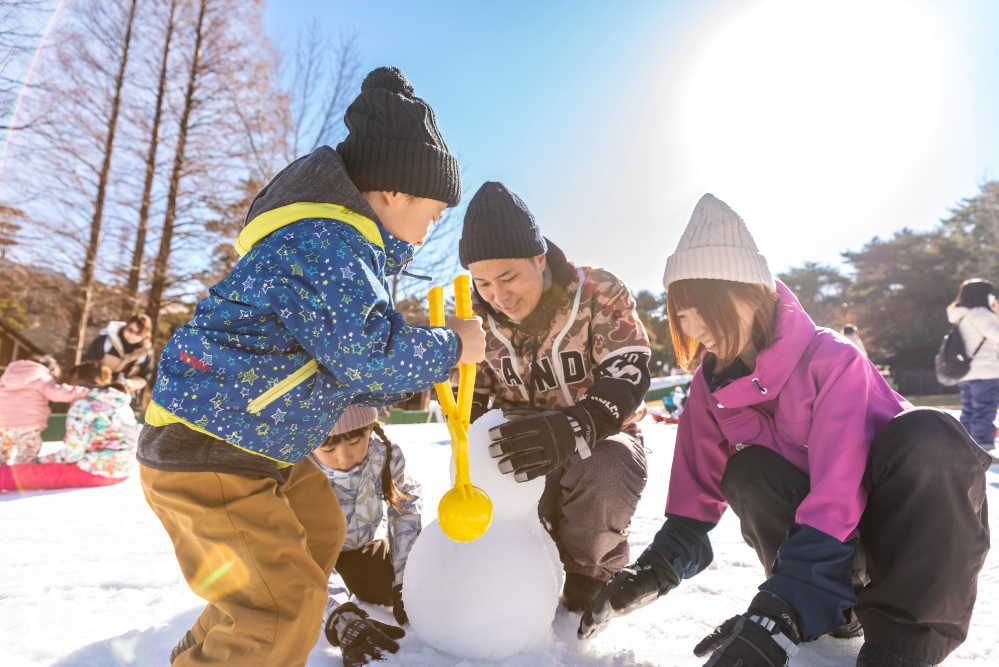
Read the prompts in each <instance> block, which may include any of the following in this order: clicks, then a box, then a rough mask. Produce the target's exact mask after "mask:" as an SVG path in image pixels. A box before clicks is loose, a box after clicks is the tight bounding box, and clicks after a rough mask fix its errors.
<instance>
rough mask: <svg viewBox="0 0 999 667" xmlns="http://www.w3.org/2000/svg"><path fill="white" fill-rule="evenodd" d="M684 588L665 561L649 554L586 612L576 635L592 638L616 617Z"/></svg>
mask: <svg viewBox="0 0 999 667" xmlns="http://www.w3.org/2000/svg"><path fill="white" fill-rule="evenodd" d="M679 585H680V575H679V574H677V573H676V570H675V569H673V566H672V565H670V564H669V563H668V562H667V561H666V559H665V558H663V557H662V556H661V555H660V554H658V553H656V552H655V551H646V552H645V553H643V554H642V555H641V556H639V557H638V560H637V561H635V562H634V563H632V564H631V565H628V566H627V567H625V568H624V569H623V570H621V571H620V572H618V573H617V574H616V575H614V577H613V578H612V579H611V580H610V581H608V582H607V584H606V585H605V586H604V589H603V590H602V591H600V593H598V594H597V597H596V599H595V600H594V601H593V604H592V605H591V606H590V608H589V609H587V610H586V611H585V612H583V617H582V618H581V619H580V621H579V630H578V631H577V632H576V636H577V637H579V639H590V638H591V637H595V636H596V635H597V633H599V632H600V631H601V630H603V628H604V626H605V625H606V624H607V622H608V621H610V620H611V619H612V618H617V617H618V616H625V615H627V614H630V613H631V612H633V611H635V610H636V609H641V608H642V607H644V606H646V605H648V604H650V603H652V602H653V601H655V600H657V599H659V598H660V597H662V596H663V595H666V594H667V593H669V592H670V591H671V590H673V589H674V588H676V587H677V586H679Z"/></svg>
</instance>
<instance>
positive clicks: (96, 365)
mask: <svg viewBox="0 0 999 667" xmlns="http://www.w3.org/2000/svg"><path fill="white" fill-rule="evenodd" d="M69 379H70V380H74V381H75V382H77V383H78V384H93V385H97V386H98V387H107V386H108V385H110V384H111V369H110V368H108V367H107V366H105V365H104V364H102V363H101V362H99V361H84V362H83V363H82V364H78V365H76V366H73V368H71V369H70V371H69Z"/></svg>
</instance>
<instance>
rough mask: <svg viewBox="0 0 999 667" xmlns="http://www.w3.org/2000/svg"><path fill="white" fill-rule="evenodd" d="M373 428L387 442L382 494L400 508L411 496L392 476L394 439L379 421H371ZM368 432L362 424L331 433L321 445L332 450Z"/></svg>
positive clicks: (395, 507) (393, 506)
mask: <svg viewBox="0 0 999 667" xmlns="http://www.w3.org/2000/svg"><path fill="white" fill-rule="evenodd" d="M371 426H372V429H373V430H374V432H375V434H376V435H377V436H378V439H379V440H381V441H382V442H383V443H385V465H383V466H382V473H381V474H382V495H383V496H384V497H385V502H387V503H388V504H389V505H390V506H392V508H394V509H396V510H398V509H400V508H401V505H402V501H403V500H409V498H410V496H408V495H406V494H405V493H401V492H400V491H399V488H398V487H397V486H396V485H395V478H394V477H392V441H391V440H389V439H388V436H387V435H385V431H383V430H382V427H381V424H379V423H378V422H372V423H371ZM367 433H368V427H367V426H362V427H361V428H355V429H354V430H353V431H347V432H346V433H341V434H340V435H331V436H329V437H327V438H326V440H325V441H324V442H323V444H322V445H321V447H322V448H323V449H325V450H326V451H332V450H333V449H334V448H335V447H336V446H337V445H339V444H340V443H341V442H350V441H351V440H356V439H357V438H361V437H364V436H365V435H367Z"/></svg>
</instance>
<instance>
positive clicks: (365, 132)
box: [336, 67, 461, 206]
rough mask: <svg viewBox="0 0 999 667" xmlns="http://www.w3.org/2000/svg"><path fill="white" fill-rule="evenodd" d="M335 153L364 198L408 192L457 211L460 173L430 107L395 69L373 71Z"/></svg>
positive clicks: (348, 116)
mask: <svg viewBox="0 0 999 667" xmlns="http://www.w3.org/2000/svg"><path fill="white" fill-rule="evenodd" d="M343 122H344V123H346V124H347V130H348V132H349V133H348V134H347V138H346V139H344V140H343V141H342V142H341V143H340V145H339V146H337V147H336V152H337V153H339V154H340V157H342V158H343V163H344V165H346V167H347V173H349V174H350V180H352V181H353V182H354V185H356V186H357V189H358V190H360V191H361V192H368V191H373V190H380V191H386V192H403V193H405V194H408V195H413V196H414V197H424V198H426V199H435V200H437V201H442V202H445V203H446V204H447V205H448V206H457V205H458V202H459V201H461V172H459V171H458V161H457V160H455V159H454V156H453V155H451V153H450V152H449V151H448V149H447V144H445V143H444V138H443V137H442V136H441V133H440V130H438V129H437V118H436V117H435V116H434V110H433V109H431V108H430V105H429V104H427V103H426V102H424V101H423V100H421V99H420V98H419V97H417V96H416V93H415V92H414V91H413V86H412V85H410V83H409V81H407V80H406V77H405V76H403V75H402V72H400V71H399V69H398V68H396V67H379V68H378V69H376V70H372V71H371V73H370V74H368V76H366V77H365V78H364V83H362V84H361V94H360V95H358V96H357V99H355V100H354V101H353V102H352V103H351V105H350V106H349V107H347V112H346V113H345V114H344V116H343Z"/></svg>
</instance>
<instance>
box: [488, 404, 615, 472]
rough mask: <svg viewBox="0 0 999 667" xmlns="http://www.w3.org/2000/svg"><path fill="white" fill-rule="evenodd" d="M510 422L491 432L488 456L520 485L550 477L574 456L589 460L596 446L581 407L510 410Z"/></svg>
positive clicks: (506, 412)
mask: <svg viewBox="0 0 999 667" xmlns="http://www.w3.org/2000/svg"><path fill="white" fill-rule="evenodd" d="M503 416H504V417H506V418H507V419H509V420H510V421H508V422H506V423H505V424H500V425H499V426H494V427H493V428H491V429H489V438H490V439H491V440H492V441H493V444H491V445H489V455H490V456H492V457H493V458H494V459H502V460H501V461H500V462H499V469H500V472H501V473H504V474H506V473H511V472H512V473H513V477H514V479H516V480H517V481H518V482H528V481H530V480H532V479H535V478H537V477H541V476H542V475H547V474H548V473H550V472H551V471H552V470H555V469H556V468H558V467H559V466H560V465H562V464H563V463H565V462H566V461H568V460H569V458H570V457H572V456H573V455H575V454H577V453H578V454H580V455H581V456H582V457H583V458H587V457H588V456H589V455H590V452H591V451H592V450H593V445H594V444H596V439H597V430H596V428H595V427H594V425H593V418H592V417H591V416H590V413H589V412H588V411H587V410H586V408H584V407H583V406H581V405H573V406H572V407H569V408H566V409H564V410H545V409H543V408H509V409H507V410H504V411H503Z"/></svg>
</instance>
